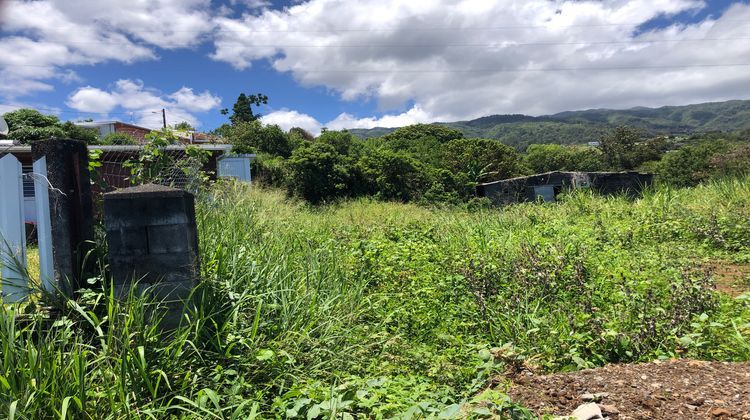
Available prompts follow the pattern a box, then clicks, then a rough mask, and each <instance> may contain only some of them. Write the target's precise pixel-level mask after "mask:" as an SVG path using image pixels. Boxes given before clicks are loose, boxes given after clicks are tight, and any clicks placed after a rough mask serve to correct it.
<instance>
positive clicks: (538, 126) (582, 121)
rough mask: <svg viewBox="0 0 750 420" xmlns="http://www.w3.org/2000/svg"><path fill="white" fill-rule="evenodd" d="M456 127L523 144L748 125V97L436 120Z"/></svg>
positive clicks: (362, 133) (368, 133)
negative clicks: (615, 132) (620, 130)
mask: <svg viewBox="0 0 750 420" xmlns="http://www.w3.org/2000/svg"><path fill="white" fill-rule="evenodd" d="M439 124H444V125H447V126H449V127H451V128H455V129H458V130H461V132H463V133H464V135H465V136H467V137H481V138H491V139H497V140H500V141H502V142H503V143H505V144H508V145H511V146H514V147H517V148H520V149H525V148H526V146H528V145H529V144H533V143H558V144H581V143H587V142H589V141H597V140H599V139H600V138H601V137H602V135H603V134H605V133H607V132H609V131H610V130H611V129H612V128H614V127H616V126H620V125H628V126H632V127H638V128H641V129H643V130H644V131H645V132H647V133H649V134H654V135H655V134H688V133H696V132H705V131H736V130H744V129H750V100H734V101H726V102H710V103H703V104H694V105H685V106H664V107H660V108H645V107H636V108H631V109H625V110H613V109H589V110H583V111H566V112H561V113H558V114H554V115H545V116H540V117H532V116H527V115H519V114H513V115H491V116H487V117H482V118H477V119H475V120H471V121H457V122H449V123H439ZM393 130H395V129H393V128H382V127H378V128H373V129H370V130H365V129H354V130H350V131H351V132H352V133H353V134H354V135H356V136H358V137H361V138H370V137H378V136H382V135H384V134H387V133H389V132H391V131H393Z"/></svg>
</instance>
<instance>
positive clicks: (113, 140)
mask: <svg viewBox="0 0 750 420" xmlns="http://www.w3.org/2000/svg"><path fill="white" fill-rule="evenodd" d="M101 144H111V145H136V144H138V140H136V139H135V137H133V136H131V135H130V134H128V133H109V134H107V135H106V136H104V137H102V139H101Z"/></svg>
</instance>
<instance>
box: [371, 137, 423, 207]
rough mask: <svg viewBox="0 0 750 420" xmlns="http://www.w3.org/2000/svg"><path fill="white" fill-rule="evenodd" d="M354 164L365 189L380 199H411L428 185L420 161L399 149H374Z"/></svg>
mask: <svg viewBox="0 0 750 420" xmlns="http://www.w3.org/2000/svg"><path fill="white" fill-rule="evenodd" d="M357 166H358V168H359V170H360V171H361V172H362V176H363V179H364V180H365V183H366V185H367V191H368V192H369V193H370V194H373V195H374V196H375V197H377V198H380V199H383V200H399V201H410V200H415V199H417V198H419V197H420V196H421V195H422V193H423V192H424V191H425V190H426V189H427V187H428V186H429V185H430V176H429V174H428V172H427V170H426V169H425V167H424V165H422V164H421V163H419V162H418V161H417V160H415V159H412V158H411V157H409V156H408V155H406V154H405V153H403V152H393V151H391V150H388V149H375V150H372V151H369V152H368V153H366V154H365V155H364V156H362V158H361V159H360V160H359V162H358V163H357Z"/></svg>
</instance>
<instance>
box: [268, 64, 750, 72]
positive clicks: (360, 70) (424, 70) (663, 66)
mask: <svg viewBox="0 0 750 420" xmlns="http://www.w3.org/2000/svg"><path fill="white" fill-rule="evenodd" d="M747 66H750V63H725V64H682V65H680V64H678V65H657V66H615V67H548V68H527V69H504V68H485V69H371V70H370V69H303V68H291V69H288V70H283V71H294V72H298V73H524V72H556V71H598V70H603V71H607V70H659V69H682V68H712V67H747Z"/></svg>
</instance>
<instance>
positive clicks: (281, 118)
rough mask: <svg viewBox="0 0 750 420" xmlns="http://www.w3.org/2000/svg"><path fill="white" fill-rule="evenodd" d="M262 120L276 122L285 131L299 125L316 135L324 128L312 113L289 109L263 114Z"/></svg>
mask: <svg viewBox="0 0 750 420" xmlns="http://www.w3.org/2000/svg"><path fill="white" fill-rule="evenodd" d="M261 121H262V122H263V123H264V124H276V125H278V126H279V127H281V128H282V129H283V130H285V131H288V130H289V129H290V128H292V127H299V128H302V129H304V130H305V131H308V132H310V133H312V134H313V135H316V136H317V135H318V134H320V130H321V128H322V125H321V124H320V122H318V120H316V119H315V118H313V117H311V116H310V115H307V114H303V113H300V112H298V111H292V110H288V109H282V110H279V111H274V112H271V113H268V114H266V115H263V116H262V117H261Z"/></svg>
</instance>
